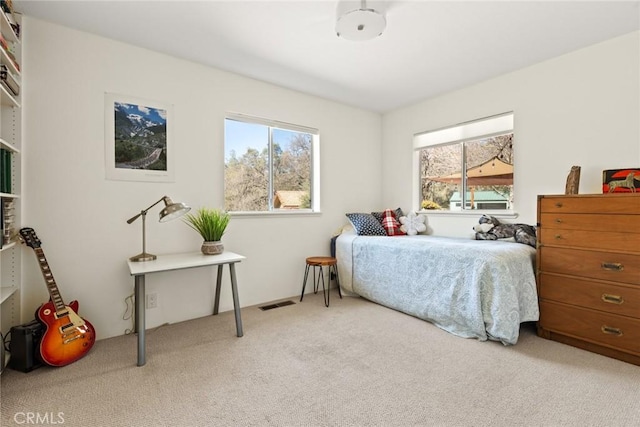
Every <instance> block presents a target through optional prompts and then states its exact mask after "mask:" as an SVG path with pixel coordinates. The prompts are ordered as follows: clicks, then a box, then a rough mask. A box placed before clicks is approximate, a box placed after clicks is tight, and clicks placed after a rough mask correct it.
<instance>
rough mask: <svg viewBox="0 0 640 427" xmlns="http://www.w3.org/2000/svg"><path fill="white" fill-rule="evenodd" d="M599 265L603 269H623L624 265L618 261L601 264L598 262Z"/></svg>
mask: <svg viewBox="0 0 640 427" xmlns="http://www.w3.org/2000/svg"><path fill="white" fill-rule="evenodd" d="M600 266H601V267H602V269H603V270H608V271H622V270H624V265H622V264H620V263H619V262H603V263H602V264H600Z"/></svg>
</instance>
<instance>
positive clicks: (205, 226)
mask: <svg viewBox="0 0 640 427" xmlns="http://www.w3.org/2000/svg"><path fill="white" fill-rule="evenodd" d="M230 219H231V216H230V215H229V213H227V212H225V211H221V210H219V209H211V208H200V209H198V210H197V211H196V213H195V214H191V213H188V214H186V215H185V216H184V219H183V221H184V223H185V224H187V225H188V226H189V227H191V228H193V229H194V230H195V231H197V232H198V233H199V234H200V235H201V236H202V238H203V239H204V241H205V242H217V241H220V239H222V235H223V234H224V231H225V230H226V228H227V225H228V224H229V220H230Z"/></svg>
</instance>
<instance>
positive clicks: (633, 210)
mask: <svg viewBox="0 0 640 427" xmlns="http://www.w3.org/2000/svg"><path fill="white" fill-rule="evenodd" d="M539 202H540V204H539V209H540V212H554V213H563V212H566V213H594V214H598V213H600V214H636V215H637V214H638V213H639V212H640V194H637V195H636V194H616V195H614V194H605V195H597V196H586V197H584V196H583V197H580V196H573V197H572V196H561V197H553V196H551V197H549V196H546V197H544V196H540V197H539Z"/></svg>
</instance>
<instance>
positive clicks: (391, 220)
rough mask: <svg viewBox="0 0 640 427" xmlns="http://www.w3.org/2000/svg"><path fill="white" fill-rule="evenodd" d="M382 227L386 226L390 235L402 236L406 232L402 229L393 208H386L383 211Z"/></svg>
mask: <svg viewBox="0 0 640 427" xmlns="http://www.w3.org/2000/svg"><path fill="white" fill-rule="evenodd" d="M382 227H384V229H385V231H386V232H387V235H388V236H402V235H404V234H406V233H405V232H403V231H401V230H400V223H399V222H398V220H397V219H396V214H395V212H394V211H392V210H391V209H386V210H385V211H384V212H383V213H382Z"/></svg>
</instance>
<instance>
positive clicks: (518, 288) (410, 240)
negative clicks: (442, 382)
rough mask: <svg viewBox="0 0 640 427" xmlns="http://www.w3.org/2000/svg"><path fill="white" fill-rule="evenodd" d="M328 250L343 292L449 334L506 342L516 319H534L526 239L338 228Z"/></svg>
mask: <svg viewBox="0 0 640 427" xmlns="http://www.w3.org/2000/svg"><path fill="white" fill-rule="evenodd" d="M335 250H336V257H337V259H338V275H339V278H340V287H341V289H342V291H343V292H344V293H345V294H347V295H359V296H361V297H364V298H366V299H368V300H370V301H373V302H375V303H378V304H381V305H384V306H387V307H389V308H392V309H395V310H398V311H401V312H404V313H406V314H409V315H412V316H415V317H418V318H420V319H423V320H427V321H429V322H431V323H433V324H434V325H436V326H438V327H440V328H442V329H444V330H445V331H448V332H450V333H452V334H454V335H457V336H460V337H465V338H476V339H478V340H482V341H485V340H494V341H500V342H502V343H503V344H505V345H513V344H516V343H517V341H518V335H519V332H520V323H522V322H528V321H536V320H538V315H539V311H538V296H537V291H536V282H535V271H534V265H535V249H534V248H532V247H531V246H527V245H523V244H518V243H510V242H502V241H484V240H471V239H461V238H449V237H436V236H429V235H415V236H395V237H384V236H359V235H357V234H355V233H349V232H345V233H342V234H340V236H338V238H337V239H336V248H335Z"/></svg>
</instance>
